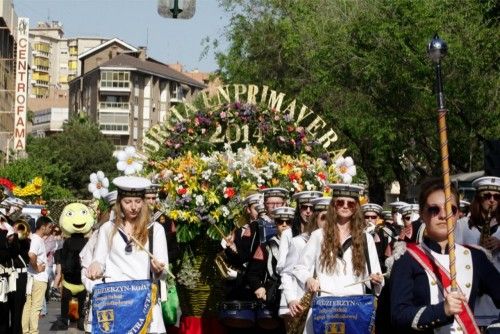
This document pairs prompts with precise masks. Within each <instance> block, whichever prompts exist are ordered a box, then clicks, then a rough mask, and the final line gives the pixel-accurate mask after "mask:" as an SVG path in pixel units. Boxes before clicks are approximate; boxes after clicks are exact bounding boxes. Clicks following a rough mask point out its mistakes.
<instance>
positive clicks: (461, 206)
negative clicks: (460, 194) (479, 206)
mask: <svg viewBox="0 0 500 334" xmlns="http://www.w3.org/2000/svg"><path fill="white" fill-rule="evenodd" d="M459 206H460V209H464V208H466V207H468V206H470V202H467V201H464V200H463V199H461V200H460V204H459Z"/></svg>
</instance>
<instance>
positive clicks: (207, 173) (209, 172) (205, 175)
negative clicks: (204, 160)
mask: <svg viewBox="0 0 500 334" xmlns="http://www.w3.org/2000/svg"><path fill="white" fill-rule="evenodd" d="M210 176H212V170H211V169H207V170H204V171H203V172H202V173H201V177H202V178H203V179H204V180H207V181H208V180H210Z"/></svg>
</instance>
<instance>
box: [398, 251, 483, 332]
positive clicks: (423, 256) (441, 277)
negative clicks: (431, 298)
mask: <svg viewBox="0 0 500 334" xmlns="http://www.w3.org/2000/svg"><path fill="white" fill-rule="evenodd" d="M406 249H407V250H408V253H409V254H410V255H411V256H412V257H413V258H414V259H415V260H416V261H417V262H418V263H419V264H420V265H421V266H422V267H423V268H424V269H425V270H426V271H427V272H428V273H430V274H431V276H432V277H434V279H435V280H436V282H439V283H440V286H441V287H443V288H444V290H445V291H444V292H443V293H444V294H445V295H446V294H447V293H449V292H450V286H451V279H450V275H449V273H448V271H447V270H446V269H445V268H443V266H442V265H441V264H440V263H438V262H437V261H432V260H431V259H430V258H429V255H428V254H427V253H426V252H425V251H424V250H423V249H422V247H421V246H419V245H416V244H413V243H408V244H407V245H406ZM459 289H460V287H459ZM455 320H456V321H457V322H458V323H459V324H460V327H462V330H463V331H464V333H465V334H479V333H480V331H479V328H478V327H477V324H476V321H475V320H474V316H473V314H472V311H471V309H470V307H469V304H468V303H463V307H462V312H460V313H459V314H456V315H455Z"/></svg>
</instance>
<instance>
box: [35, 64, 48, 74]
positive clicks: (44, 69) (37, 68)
mask: <svg viewBox="0 0 500 334" xmlns="http://www.w3.org/2000/svg"><path fill="white" fill-rule="evenodd" d="M33 71H36V72H44V73H49V68H48V67H47V66H41V65H33Z"/></svg>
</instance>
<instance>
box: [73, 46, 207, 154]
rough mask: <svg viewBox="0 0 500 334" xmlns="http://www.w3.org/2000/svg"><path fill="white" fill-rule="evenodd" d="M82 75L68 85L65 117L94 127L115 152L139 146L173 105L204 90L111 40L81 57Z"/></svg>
mask: <svg viewBox="0 0 500 334" xmlns="http://www.w3.org/2000/svg"><path fill="white" fill-rule="evenodd" d="M79 58H80V66H81V69H82V73H81V75H80V76H79V77H78V78H76V79H75V80H73V81H71V82H70V83H69V86H70V88H69V117H70V118H71V117H75V116H76V115H85V116H86V117H88V118H89V119H90V120H91V121H94V122H96V123H97V124H98V125H99V127H100V129H101V131H102V132H103V133H104V135H106V136H107V137H108V138H109V139H110V140H111V141H112V142H113V143H114V145H115V146H116V147H117V148H121V147H123V146H126V145H134V146H136V147H139V148H140V147H141V146H142V139H143V137H144V134H145V133H146V132H147V131H148V130H149V128H150V127H151V126H153V125H154V124H157V123H158V122H161V121H162V120H164V119H165V117H167V111H168V109H169V108H170V106H171V105H172V104H175V103H179V102H181V101H183V100H184V99H188V98H190V97H191V96H192V95H193V94H195V93H196V92H197V91H199V90H202V89H204V88H205V85H204V84H203V83H202V82H199V81H197V80H194V79H192V78H190V77H188V76H186V75H184V74H183V73H180V72H179V71H176V70H174V69H172V68H170V67H169V66H168V65H166V64H163V63H161V62H159V61H157V60H155V59H152V58H149V57H147V56H146V50H145V48H137V49H135V48H133V47H131V46H130V45H128V44H126V43H124V42H123V41H120V40H119V39H113V40H110V41H108V42H106V43H104V44H102V45H100V46H98V47H96V48H94V49H92V50H89V51H88V52H86V53H85V54H82V55H81V56H80V57H79Z"/></svg>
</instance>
